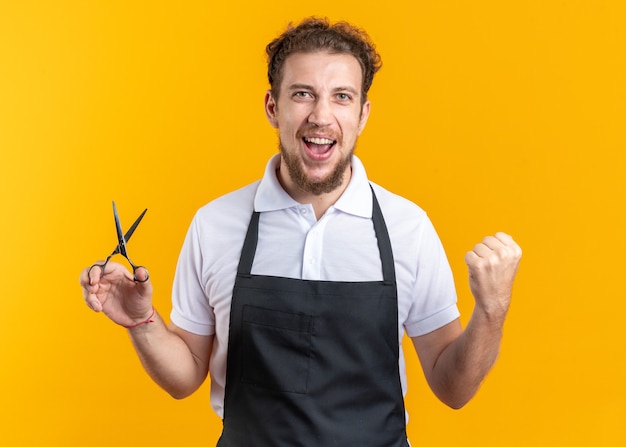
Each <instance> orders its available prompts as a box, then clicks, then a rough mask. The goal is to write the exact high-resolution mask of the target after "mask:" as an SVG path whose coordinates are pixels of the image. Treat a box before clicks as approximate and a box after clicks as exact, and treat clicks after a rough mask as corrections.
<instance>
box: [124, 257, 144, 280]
mask: <svg viewBox="0 0 626 447" xmlns="http://www.w3.org/2000/svg"><path fill="white" fill-rule="evenodd" d="M124 257H125V258H126V259H127V260H128V263H129V264H130V266H131V267H132V269H133V281H135V282H146V281H148V280H149V279H150V272H148V269H147V268H145V267H144V266H143V265H135V263H134V262H133V261H131V260H130V258H129V257H128V256H124ZM139 268H142V269H144V270H145V271H146V279H143V280H141V279H137V269H139Z"/></svg>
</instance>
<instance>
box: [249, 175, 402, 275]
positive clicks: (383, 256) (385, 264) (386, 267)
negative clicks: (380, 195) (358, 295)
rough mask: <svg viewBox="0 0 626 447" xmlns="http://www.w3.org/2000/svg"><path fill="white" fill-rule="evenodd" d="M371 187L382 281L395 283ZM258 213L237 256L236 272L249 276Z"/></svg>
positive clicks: (387, 242) (390, 253) (384, 230)
mask: <svg viewBox="0 0 626 447" xmlns="http://www.w3.org/2000/svg"><path fill="white" fill-rule="evenodd" d="M370 188H371V189H372V221H373V223H374V232H375V233H376V240H377V242H378V250H379V252H380V261H381V264H382V269H383V282H384V283H385V284H387V285H392V284H393V285H395V283H396V270H395V268H394V263H393V251H392V250H391V241H390V240H389V233H388V232H387V225H386V224H385V219H384V218H383V213H382V211H381V210H380V205H379V204H378V200H377V199H376V194H375V193H374V189H373V188H372V186H371V185H370ZM259 215H260V213H259V212H258V211H254V212H253V213H252V217H251V218H250V224H249V225H248V232H247V233H246V239H245V241H244V243H243V249H242V252H241V257H240V258H239V266H238V267H237V274H238V275H244V276H250V274H251V272H252V262H253V261H254V255H255V253H256V247H257V242H258V239H259Z"/></svg>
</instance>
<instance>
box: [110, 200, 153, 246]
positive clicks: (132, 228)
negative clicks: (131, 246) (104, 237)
mask: <svg viewBox="0 0 626 447" xmlns="http://www.w3.org/2000/svg"><path fill="white" fill-rule="evenodd" d="M146 211H148V208H146V209H145V210H143V212H142V213H141V214H140V215H139V217H138V218H137V219H135V222H133V224H132V225H131V227H130V228H129V229H128V231H127V232H126V234H125V235H124V239H125V240H126V242H128V240H129V239H130V237H131V236H132V235H133V233H134V232H135V229H136V228H137V225H139V222H141V219H143V216H144V215H145V214H146ZM119 252H120V246H119V245H117V246H116V247H115V250H113V253H111V256H113V255H116V254H118V253H119Z"/></svg>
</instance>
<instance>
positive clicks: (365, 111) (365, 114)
mask: <svg viewBox="0 0 626 447" xmlns="http://www.w3.org/2000/svg"><path fill="white" fill-rule="evenodd" d="M369 116H370V102H369V100H367V101H365V103H364V104H363V107H361V118H360V119H359V135H361V132H363V129H365V124H366V123H367V119H368V118H369Z"/></svg>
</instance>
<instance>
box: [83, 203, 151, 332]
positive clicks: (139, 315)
mask: <svg viewBox="0 0 626 447" xmlns="http://www.w3.org/2000/svg"><path fill="white" fill-rule="evenodd" d="M146 211H147V210H144V211H143V212H142V213H141V214H140V215H139V217H138V218H137V219H136V220H135V222H134V223H133V224H132V226H131V227H130V229H129V230H128V231H127V232H126V234H123V231H122V226H121V224H120V219H119V215H118V213H117V208H116V206H115V202H113V216H114V219H115V229H116V231H117V240H118V244H117V246H116V247H115V249H114V250H113V252H112V253H111V254H110V255H109V256H107V258H106V259H105V260H104V261H103V262H98V263H95V264H93V265H92V266H91V267H89V268H86V269H84V270H83V272H82V273H81V277H80V284H81V285H82V287H83V296H84V298H85V301H86V303H87V305H88V306H89V307H90V308H91V309H92V310H94V311H96V312H100V311H104V313H105V314H106V315H107V316H108V317H109V318H110V319H111V320H113V321H114V322H116V323H118V324H120V325H122V326H124V327H127V328H132V327H135V326H136V325H137V322H140V323H141V324H142V323H144V322H149V321H152V320H151V318H152V316H153V315H154V308H153V307H152V286H151V284H150V282H149V281H148V279H149V277H150V276H149V274H148V270H146V268H145V267H143V266H139V265H135V263H133V262H132V261H131V260H130V258H129V256H128V252H127V249H126V243H127V242H128V239H130V237H131V236H132V235H133V233H134V232H135V229H136V228H137V226H138V225H139V223H140V222H141V220H142V219H143V216H144V215H145V213H146ZM116 254H121V255H122V256H124V257H125V258H126V260H127V261H128V263H129V264H130V266H131V268H132V270H133V276H132V277H131V276H130V275H129V272H128V270H127V269H126V268H124V266H122V265H121V264H118V263H116V262H113V261H111V262H109V261H110V260H111V258H112V257H113V256H115V255H116ZM139 269H141V270H142V271H141V272H138V270H139ZM138 273H139V274H138ZM140 278H142V279H140ZM150 312H152V313H151V314H150V317H148V318H147V319H146V318H145V316H146V315H148V314H149V313H150Z"/></svg>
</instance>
